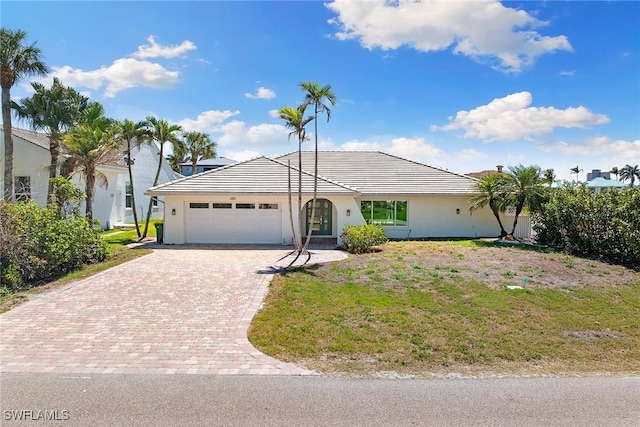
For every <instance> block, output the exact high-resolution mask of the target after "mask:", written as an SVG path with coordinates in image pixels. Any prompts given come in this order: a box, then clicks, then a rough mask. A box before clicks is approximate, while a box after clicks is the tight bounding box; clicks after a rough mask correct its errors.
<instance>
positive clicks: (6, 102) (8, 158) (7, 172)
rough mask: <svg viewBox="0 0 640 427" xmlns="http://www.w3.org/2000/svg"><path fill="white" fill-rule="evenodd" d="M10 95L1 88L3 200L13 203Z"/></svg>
mask: <svg viewBox="0 0 640 427" xmlns="http://www.w3.org/2000/svg"><path fill="white" fill-rule="evenodd" d="M10 105H11V93H10V91H9V88H8V87H4V86H2V123H3V127H2V128H3V130H4V153H0V154H3V156H4V190H3V196H4V200H5V201H7V202H13V136H12V135H11V108H10Z"/></svg>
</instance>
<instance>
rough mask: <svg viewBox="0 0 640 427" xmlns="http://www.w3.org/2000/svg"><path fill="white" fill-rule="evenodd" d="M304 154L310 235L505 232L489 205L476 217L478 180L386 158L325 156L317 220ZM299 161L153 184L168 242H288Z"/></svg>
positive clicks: (248, 164)
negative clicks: (472, 200)
mask: <svg viewBox="0 0 640 427" xmlns="http://www.w3.org/2000/svg"><path fill="white" fill-rule="evenodd" d="M302 157H303V168H302V169H303V171H302V193H303V203H304V205H303V218H304V219H303V230H302V231H303V232H306V228H307V227H308V226H311V227H313V236H314V237H327V238H332V239H336V240H337V242H338V243H340V240H341V239H340V234H341V233H342V230H343V228H344V226H345V225H347V224H352V225H358V224H364V223H366V222H369V223H378V224H381V225H382V226H383V227H384V228H385V231H386V232H387V235H388V236H389V237H391V238H398V239H406V238H426V237H485V236H486V237H495V236H498V235H499V228H498V224H497V221H496V220H495V218H494V217H493V215H492V213H491V211H490V210H489V209H482V210H479V211H477V212H474V213H473V215H471V214H470V212H469V205H468V198H469V196H470V194H471V193H472V191H473V186H474V184H475V182H477V180H476V179H474V178H471V177H467V176H464V175H459V174H456V173H452V172H448V171H445V170H442V169H437V168H434V167H431V166H427V165H424V164H421V163H418V162H414V161H411V160H406V159H403V158H400V157H396V156H393V155H390V154H386V153H382V152H345V151H336V152H320V153H319V159H318V163H319V166H318V175H319V177H318V200H317V205H316V215H315V217H314V219H313V220H311V218H310V211H311V209H310V203H309V202H310V201H311V200H312V198H313V172H312V171H313V167H314V166H313V162H314V153H313V152H303V153H302ZM297 164H298V153H297V152H295V153H290V154H287V155H284V156H280V157H276V158H275V159H271V158H267V157H258V158H255V159H252V160H248V161H245V162H240V163H236V164H232V165H229V166H224V167H221V168H218V169H214V170H211V171H208V172H205V173H202V174H199V175H195V176H191V177H185V178H182V179H179V180H176V181H173V182H169V183H166V184H163V185H159V186H156V187H153V188H150V189H149V190H148V191H147V194H148V195H151V196H157V197H164V200H165V204H164V209H165V211H164V241H165V243H169V244H183V243H281V244H290V243H291V241H292V233H291V224H290V220H289V204H288V176H289V174H291V182H292V187H293V197H292V199H293V211H294V212H295V210H296V209H297V193H296V192H297V183H298V169H297V167H296V166H297ZM294 222H295V221H294ZM296 228H297V227H296ZM296 232H298V230H296ZM521 237H528V236H522V235H521Z"/></svg>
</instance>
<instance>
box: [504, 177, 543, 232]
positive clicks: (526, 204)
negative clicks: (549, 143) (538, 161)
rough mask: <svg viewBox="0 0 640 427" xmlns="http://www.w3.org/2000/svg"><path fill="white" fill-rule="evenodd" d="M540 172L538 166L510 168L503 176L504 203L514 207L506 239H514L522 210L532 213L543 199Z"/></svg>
mask: <svg viewBox="0 0 640 427" xmlns="http://www.w3.org/2000/svg"><path fill="white" fill-rule="evenodd" d="M540 175H541V171H540V168H539V167H538V166H522V165H518V166H510V167H509V173H507V174H505V187H504V188H505V193H504V195H505V202H506V203H508V204H509V205H511V206H514V207H515V210H516V212H515V217H514V219H513V227H512V228H511V232H510V233H509V234H508V237H510V238H514V234H515V232H516V226H517V224H518V217H519V216H520V214H521V213H522V211H523V209H525V208H527V210H528V211H532V210H533V209H534V208H535V207H537V205H538V204H539V203H540V201H541V200H542V197H543V188H542V180H541V178H540Z"/></svg>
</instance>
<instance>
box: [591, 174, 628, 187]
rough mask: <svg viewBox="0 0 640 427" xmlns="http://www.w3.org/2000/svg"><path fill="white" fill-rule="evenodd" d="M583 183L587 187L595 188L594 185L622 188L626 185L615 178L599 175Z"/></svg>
mask: <svg viewBox="0 0 640 427" xmlns="http://www.w3.org/2000/svg"><path fill="white" fill-rule="evenodd" d="M585 185H586V186H587V187H589V188H595V187H615V188H622V187H626V186H627V184H625V183H624V182H620V181H618V180H616V179H606V178H603V177H601V176H599V177H598V178H594V179H592V180H591V181H587V182H585Z"/></svg>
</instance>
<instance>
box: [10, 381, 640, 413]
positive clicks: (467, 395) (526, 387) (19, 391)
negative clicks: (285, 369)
mask: <svg viewBox="0 0 640 427" xmlns="http://www.w3.org/2000/svg"><path fill="white" fill-rule="evenodd" d="M0 407H1V409H2V414H1V415H2V418H1V419H0V424H1V425H2V426H11V425H38V426H216V425H229V426H252V425H256V426H257V425H259V426H271V425H273V426H288V425H291V426H305V425H314V426H322V425H350V426H352V425H366V426H414V425H415V426H417V425H420V426H422V425H424V426H638V425H640V377H587V378H529V379H452V380H343V379H335V378H326V377H278V376H270V377H259V376H208V375H116V374H109V375H105V374H102V375H87V376H79V375H61V374H60V375H59V374H55V375H54V374H24V373H21V374H18V373H9V374H2V375H0ZM44 411H47V412H44ZM17 416H22V417H23V418H24V417H28V418H38V417H40V418H43V417H47V416H48V417H53V418H54V420H50V421H43V420H36V421H30V422H24V421H22V422H14V421H12V418H15V417H17ZM56 419H57V420H56Z"/></svg>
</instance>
